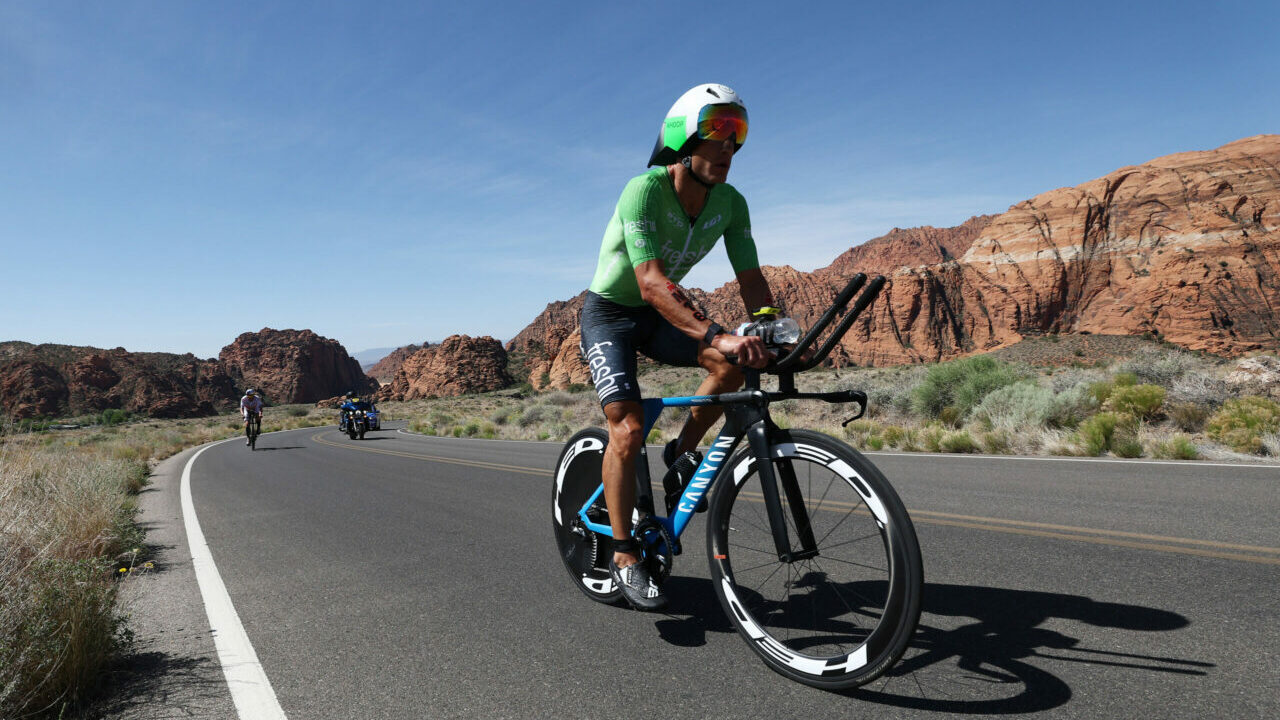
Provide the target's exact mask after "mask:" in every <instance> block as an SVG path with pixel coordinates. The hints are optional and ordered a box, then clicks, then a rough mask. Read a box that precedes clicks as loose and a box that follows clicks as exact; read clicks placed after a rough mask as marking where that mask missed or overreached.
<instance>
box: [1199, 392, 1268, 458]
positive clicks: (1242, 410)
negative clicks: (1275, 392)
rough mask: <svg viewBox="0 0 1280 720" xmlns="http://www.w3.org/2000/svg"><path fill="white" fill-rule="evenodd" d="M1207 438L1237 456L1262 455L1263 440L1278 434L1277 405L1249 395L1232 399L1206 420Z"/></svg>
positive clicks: (1265, 399)
mask: <svg viewBox="0 0 1280 720" xmlns="http://www.w3.org/2000/svg"><path fill="white" fill-rule="evenodd" d="M1205 429H1206V431H1207V432H1208V434H1209V437H1211V438H1213V439H1214V440H1217V441H1218V442H1220V443H1222V444H1223V445H1226V446H1227V447H1230V448H1231V449H1232V450H1235V451H1236V452H1242V453H1251V454H1256V453H1260V452H1262V450H1263V448H1264V446H1263V444H1262V436H1263V435H1269V434H1272V433H1276V432H1280V404H1277V403H1276V402H1275V401H1273V400H1268V399H1267V398H1263V397H1257V396H1256V395H1250V396H1248V397H1242V398H1233V399H1231V400H1228V401H1226V402H1225V403H1223V404H1222V409H1221V410H1219V411H1218V412H1216V413H1214V414H1213V417H1211V418H1209V422H1208V424H1207V425H1206V426H1205Z"/></svg>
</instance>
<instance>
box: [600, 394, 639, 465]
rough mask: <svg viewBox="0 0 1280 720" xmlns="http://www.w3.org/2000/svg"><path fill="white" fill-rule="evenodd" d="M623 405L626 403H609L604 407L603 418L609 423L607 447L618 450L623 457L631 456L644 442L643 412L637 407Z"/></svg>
mask: <svg viewBox="0 0 1280 720" xmlns="http://www.w3.org/2000/svg"><path fill="white" fill-rule="evenodd" d="M630 404H634V405H635V406H636V407H635V408H630V407H623V406H624V405H627V403H611V404H610V405H607V406H606V407H605V419H606V420H608V425H609V449H610V450H613V451H615V452H620V453H621V454H622V455H623V456H625V457H633V456H635V454H636V453H638V452H640V445H641V444H642V443H643V442H644V414H643V412H642V411H640V409H639V403H630Z"/></svg>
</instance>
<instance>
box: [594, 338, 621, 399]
mask: <svg viewBox="0 0 1280 720" xmlns="http://www.w3.org/2000/svg"><path fill="white" fill-rule="evenodd" d="M612 345H613V343H611V342H599V343H596V344H595V345H592V346H591V349H590V350H589V351H587V357H586V360H587V367H589V368H591V382H592V383H593V384H594V385H595V386H596V394H597V395H599V396H600V401H601V402H604V399H605V398H607V397H609V396H610V395H614V394H616V393H620V392H622V391H623V389H624V388H625V389H627V390H630V389H631V384H630V383H625V382H624V383H622V387H619V385H618V378H619V377H621V376H623V375H625V374H626V373H625V372H613V370H612V369H611V368H610V367H609V366H608V365H606V364H605V363H606V362H608V361H607V359H606V358H605V356H604V350H603V349H602V348H603V347H605V346H612Z"/></svg>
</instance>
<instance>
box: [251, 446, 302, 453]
mask: <svg viewBox="0 0 1280 720" xmlns="http://www.w3.org/2000/svg"><path fill="white" fill-rule="evenodd" d="M306 449H307V446H306V445H281V446H280V447H265V446H262V445H259V446H258V447H257V448H256V449H255V450H254V452H265V451H268V450H306Z"/></svg>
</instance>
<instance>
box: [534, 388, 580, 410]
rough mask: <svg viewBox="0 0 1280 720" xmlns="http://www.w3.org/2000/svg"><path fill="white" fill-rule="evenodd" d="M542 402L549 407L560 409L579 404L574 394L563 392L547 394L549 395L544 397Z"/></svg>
mask: <svg viewBox="0 0 1280 720" xmlns="http://www.w3.org/2000/svg"><path fill="white" fill-rule="evenodd" d="M542 400H543V402H545V403H546V404H548V405H556V406H558V407H566V406H568V405H572V404H574V403H576V402H578V400H577V399H576V398H574V397H573V395H572V394H570V393H567V392H562V391H557V392H553V393H547V395H546V396H545V397H543V399H542Z"/></svg>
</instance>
